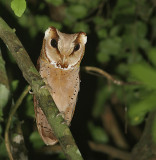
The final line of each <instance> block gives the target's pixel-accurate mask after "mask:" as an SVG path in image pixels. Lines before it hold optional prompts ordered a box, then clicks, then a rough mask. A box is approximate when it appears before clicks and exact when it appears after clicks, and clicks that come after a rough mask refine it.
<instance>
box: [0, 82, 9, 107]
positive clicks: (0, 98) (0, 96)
mask: <svg viewBox="0 0 156 160" xmlns="http://www.w3.org/2000/svg"><path fill="white" fill-rule="evenodd" d="M9 94H10V91H9V90H8V89H7V88H6V86H5V85H3V84H0V110H2V108H3V107H4V106H5V105H6V104H7V102H8V99H9Z"/></svg>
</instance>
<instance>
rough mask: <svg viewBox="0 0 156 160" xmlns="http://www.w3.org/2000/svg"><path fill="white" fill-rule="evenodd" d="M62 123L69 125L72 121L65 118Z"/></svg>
mask: <svg viewBox="0 0 156 160" xmlns="http://www.w3.org/2000/svg"><path fill="white" fill-rule="evenodd" d="M62 124H66V125H67V126H69V127H70V126H71V124H70V122H69V121H68V120H65V119H64V121H63V122H62Z"/></svg>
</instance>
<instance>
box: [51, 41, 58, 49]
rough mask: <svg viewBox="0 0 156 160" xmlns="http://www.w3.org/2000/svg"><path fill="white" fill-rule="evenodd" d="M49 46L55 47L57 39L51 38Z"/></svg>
mask: <svg viewBox="0 0 156 160" xmlns="http://www.w3.org/2000/svg"><path fill="white" fill-rule="evenodd" d="M51 46H52V47H53V48H57V41H56V40H55V39H52V40H51Z"/></svg>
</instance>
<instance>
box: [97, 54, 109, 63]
mask: <svg viewBox="0 0 156 160" xmlns="http://www.w3.org/2000/svg"><path fill="white" fill-rule="evenodd" d="M96 57H97V61H98V62H100V63H105V62H108V61H109V60H110V57H109V55H108V54H105V53H104V52H99V53H98V54H97V56H96Z"/></svg>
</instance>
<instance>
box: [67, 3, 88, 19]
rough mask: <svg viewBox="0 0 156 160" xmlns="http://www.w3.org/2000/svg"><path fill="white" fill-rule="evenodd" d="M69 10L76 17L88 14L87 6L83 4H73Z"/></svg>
mask: <svg viewBox="0 0 156 160" xmlns="http://www.w3.org/2000/svg"><path fill="white" fill-rule="evenodd" d="M67 12H68V13H70V14H71V15H72V16H74V17H75V18H84V17H85V16H87V8H86V7H85V6H83V5H71V6H69V7H68V8H67Z"/></svg>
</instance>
